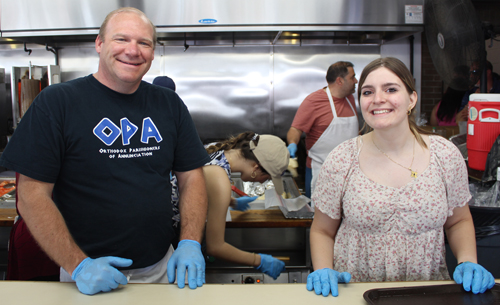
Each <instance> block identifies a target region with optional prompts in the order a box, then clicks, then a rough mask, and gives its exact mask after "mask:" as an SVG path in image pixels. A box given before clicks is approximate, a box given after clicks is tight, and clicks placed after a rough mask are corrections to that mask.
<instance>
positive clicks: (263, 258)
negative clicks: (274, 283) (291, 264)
mask: <svg viewBox="0 0 500 305" xmlns="http://www.w3.org/2000/svg"><path fill="white" fill-rule="evenodd" d="M259 255H260V265H259V267H254V268H255V269H257V270H259V271H260V272H264V273H265V274H267V275H269V276H270V277H272V278H273V279H277V278H278V276H279V275H280V273H281V272H283V271H285V263H284V262H282V261H280V260H279V259H277V258H274V257H272V256H271V255H267V254H260V253H259Z"/></svg>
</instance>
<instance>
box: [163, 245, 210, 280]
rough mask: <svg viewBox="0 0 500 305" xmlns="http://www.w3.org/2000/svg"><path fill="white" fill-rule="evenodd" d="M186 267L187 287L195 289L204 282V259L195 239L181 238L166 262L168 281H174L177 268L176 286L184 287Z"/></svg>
mask: <svg viewBox="0 0 500 305" xmlns="http://www.w3.org/2000/svg"><path fill="white" fill-rule="evenodd" d="M186 269H187V272H188V284H189V288H191V289H195V288H196V287H201V286H203V284H205V259H204V258H203V254H202V253H201V245H200V243H199V242H197V241H195V240H190V239H183V240H181V241H180V242H179V244H178V245H177V249H175V251H174V254H172V256H171V257H170V259H169V260H168V263H167V276H168V281H169V282H170V283H173V282H175V271H176V270H177V286H178V287H179V288H184V286H185V276H186Z"/></svg>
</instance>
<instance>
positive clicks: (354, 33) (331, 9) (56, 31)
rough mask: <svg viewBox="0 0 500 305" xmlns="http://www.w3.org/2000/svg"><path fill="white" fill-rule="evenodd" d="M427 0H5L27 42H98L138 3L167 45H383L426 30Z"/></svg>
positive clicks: (13, 28) (5, 27)
mask: <svg viewBox="0 0 500 305" xmlns="http://www.w3.org/2000/svg"><path fill="white" fill-rule="evenodd" d="M423 5H424V0H377V1H373V0H308V1H304V0H106V1H102V0H66V1H60V0H44V1H40V0H16V1H12V0H1V23H0V31H1V36H2V38H3V39H4V40H6V39H7V38H11V39H15V40H17V41H23V42H37V43H42V44H50V45H57V44H58V43H65V42H66V43H67V42H80V41H93V40H94V39H95V36H96V35H97V33H98V29H99V27H100V25H101V23H102V21H103V20H104V18H105V16H106V14H107V13H109V12H110V11H112V10H114V9H116V8H119V7H123V6H133V7H136V8H138V9H140V10H142V11H143V12H144V13H146V15H147V16H148V17H149V18H150V19H151V21H152V22H153V23H154V24H155V25H156V26H157V31H158V42H159V43H160V44H161V45H181V46H182V45H186V44H187V45H190V46H192V45H202V46H210V45H213V46H217V45H224V46H225V45H233V46H238V45H260V44H273V45H336V44H341V45H346V44H347V45H349V44H379V45H380V44H383V43H385V42H387V41H391V40H395V39H399V38H402V37H407V36H410V35H412V34H415V33H419V32H422V31H423Z"/></svg>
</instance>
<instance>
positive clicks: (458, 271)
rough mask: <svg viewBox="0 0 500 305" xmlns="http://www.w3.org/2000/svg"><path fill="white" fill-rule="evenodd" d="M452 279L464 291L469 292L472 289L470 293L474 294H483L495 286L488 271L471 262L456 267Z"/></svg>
mask: <svg viewBox="0 0 500 305" xmlns="http://www.w3.org/2000/svg"><path fill="white" fill-rule="evenodd" d="M453 279H454V280H455V282H457V284H462V285H463V286H464V289H465V291H471V287H472V292H473V293H475V294H477V293H483V292H485V291H486V290H487V289H491V288H493V286H494V285H495V278H494V277H493V275H492V274H491V273H490V272H488V270H486V269H484V267H483V266H481V265H479V264H475V263H471V262H465V263H461V264H460V265H458V266H457V267H456V268H455V272H453Z"/></svg>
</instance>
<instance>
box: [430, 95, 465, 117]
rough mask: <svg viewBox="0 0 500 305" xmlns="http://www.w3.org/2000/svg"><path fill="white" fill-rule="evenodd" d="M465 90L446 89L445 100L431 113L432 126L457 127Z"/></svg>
mask: <svg viewBox="0 0 500 305" xmlns="http://www.w3.org/2000/svg"><path fill="white" fill-rule="evenodd" d="M464 94H465V90H455V89H453V88H451V87H449V88H448V89H446V92H445V93H444V95H443V98H442V99H441V101H439V103H437V105H436V106H434V108H433V109H432V112H431V121H430V124H431V126H457V120H456V118H455V117H456V116H457V113H458V110H459V109H460V106H461V104H462V98H463V97H464Z"/></svg>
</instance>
